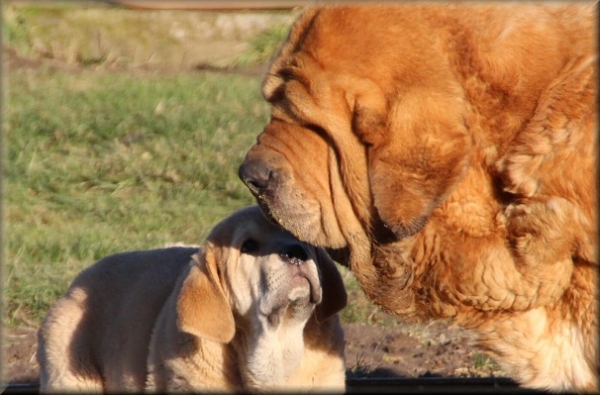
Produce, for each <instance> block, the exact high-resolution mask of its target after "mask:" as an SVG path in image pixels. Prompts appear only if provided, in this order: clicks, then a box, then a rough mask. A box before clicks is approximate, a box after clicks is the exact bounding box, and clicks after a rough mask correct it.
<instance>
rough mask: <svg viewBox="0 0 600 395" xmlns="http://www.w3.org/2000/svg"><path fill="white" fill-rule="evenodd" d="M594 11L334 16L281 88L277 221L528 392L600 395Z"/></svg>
mask: <svg viewBox="0 0 600 395" xmlns="http://www.w3.org/2000/svg"><path fill="white" fill-rule="evenodd" d="M596 12H597V7H596V3H595V2H572V3H570V4H569V3H563V4H561V3H549V4H544V3H538V4H519V3H518V2H507V3H504V4H502V3H489V4H487V3H485V2H484V3H481V4H477V3H469V4H467V3H462V4H461V3H457V4H452V5H450V4H419V3H413V4H404V5H401V4H392V5H389V4H388V5H373V4H370V5H329V6H327V5H326V6H315V7H311V8H309V9H307V10H306V11H305V12H304V13H303V14H302V15H301V16H300V17H299V18H298V20H297V21H296V23H295V24H294V26H293V27H292V30H291V32H290V35H289V37H288V39H287V41H286V42H285V43H284V44H283V46H282V48H281V50H280V52H279V53H278V55H277V57H276V58H275V59H274V61H273V63H272V65H271V67H270V69H269V71H268V74H267V76H266V78H265V80H264V84H263V94H264V96H265V98H266V99H267V100H268V101H269V102H270V103H271V104H272V119H271V121H270V123H269V124H268V125H267V126H266V127H265V129H264V131H263V132H262V133H261V134H260V135H259V137H258V142H257V144H256V145H255V146H254V147H252V148H251V149H250V150H249V152H248V154H247V156H246V159H245V160H244V163H243V164H242V166H241V167H240V177H241V178H242V180H243V181H244V182H245V183H246V185H248V187H249V189H250V190H251V191H252V193H253V194H254V195H255V196H256V198H257V201H258V202H259V204H260V205H261V208H263V209H264V211H265V212H266V213H267V214H268V215H269V216H270V217H272V218H273V219H274V220H276V221H277V222H279V223H280V224H281V225H282V226H283V227H285V228H286V229H288V230H289V231H291V232H292V233H293V234H294V235H296V236H297V237H298V238H299V239H301V240H303V241H306V242H310V243H312V244H315V245H318V246H321V247H326V248H328V249H329V250H330V251H331V253H332V255H333V256H334V258H336V259H337V260H338V261H339V262H341V263H344V264H347V265H348V266H349V267H350V269H351V270H352V271H353V273H354V274H355V276H356V278H357V279H358V281H359V283H360V284H361V286H362V288H363V290H364V291H365V293H366V294H367V295H368V296H369V297H370V298H371V300H373V301H374V302H375V303H377V304H379V305H381V306H382V307H383V308H384V309H386V310H387V311H388V312H390V313H392V314H396V315H398V316H401V317H404V318H414V319H422V320H426V319H437V318H448V317H450V318H452V319H453V320H454V322H456V323H458V324H460V325H462V326H464V327H466V328H470V329H472V330H474V331H475V332H476V333H477V334H479V339H480V340H479V344H480V346H481V347H482V348H484V349H485V350H487V351H488V352H489V353H491V354H492V355H493V356H494V357H495V359H496V360H497V362H499V363H500V364H501V365H502V366H503V367H504V368H505V369H506V370H507V371H508V372H509V373H510V374H511V375H512V376H513V377H514V378H515V379H516V380H518V381H519V382H521V383H522V384H523V385H525V386H529V387H539V388H548V389H551V390H598V389H599V388H598V379H597V375H598V366H599V364H598V353H597V349H596V348H597V343H598V342H597V335H598V333H597V332H598V319H597V312H598V310H597V292H596V288H597V285H598V282H597V272H598V256H597V247H598V245H597V237H598V233H597V222H596V220H597V214H596V209H597V200H596V199H597V196H596V183H597V173H596V165H597V162H596V149H597V130H596V128H597V120H596V110H597V108H596V105H597V98H596V80H597V48H596V46H597V43H596V36H597V31H596V23H597V21H596Z"/></svg>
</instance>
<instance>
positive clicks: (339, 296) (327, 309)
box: [316, 248, 348, 322]
mask: <svg viewBox="0 0 600 395" xmlns="http://www.w3.org/2000/svg"><path fill="white" fill-rule="evenodd" d="M316 251H317V260H318V266H319V272H320V273H321V287H322V289H323V299H322V300H321V303H319V304H318V305H317V308H316V314H317V320H318V321H319V322H321V321H323V320H326V319H327V318H329V317H331V316H332V315H334V314H335V313H337V312H338V311H340V310H342V309H343V308H344V307H346V304H347V303H348V294H347V293H346V287H345V286H344V280H342V276H341V275H340V272H339V270H338V269H337V267H335V263H334V262H333V260H332V259H331V258H330V257H329V255H327V253H326V252H325V251H323V250H322V249H320V248H316Z"/></svg>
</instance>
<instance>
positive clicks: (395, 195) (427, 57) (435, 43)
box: [239, 6, 471, 249]
mask: <svg viewBox="0 0 600 395" xmlns="http://www.w3.org/2000/svg"><path fill="white" fill-rule="evenodd" d="M413 7H415V6H413ZM416 15H420V14H419V10H417V9H416V8H415V9H414V10H413V12H412V13H410V15H405V8H403V7H396V8H386V7H383V8H379V7H369V6H367V7H341V8H336V7H331V8H328V7H324V8H316V9H313V10H309V11H308V12H306V13H305V14H304V15H303V16H301V17H300V19H299V20H298V21H297V22H296V24H295V25H294V26H293V28H292V31H291V33H290V36H289V37H288V40H287V41H286V43H285V44H284V45H283V47H282V49H281V50H280V52H279V54H278V56H277V58H276V59H275V61H274V63H273V64H272V66H271V69H270V70H269V73H268V75H267V77H266V79H265V81H264V85H263V94H264V96H265V98H266V99H267V100H268V101H269V102H270V103H271V104H272V105H273V107H272V119H271V122H270V123H269V124H268V125H267V126H266V128H265V129H264V131H263V132H262V134H261V135H260V136H259V138H258V142H257V144H256V145H255V146H253V147H252V148H251V149H250V151H249V152H248V154H247V156H246V159H245V160H244V162H243V164H242V165H241V166H240V170H239V175H240V178H241V179H242V181H243V182H244V183H245V184H246V185H247V186H248V188H249V189H250V191H251V192H252V193H253V194H254V196H255V197H256V198H257V201H258V203H259V205H260V206H261V207H262V208H263V210H265V212H267V213H268V215H269V216H270V217H271V218H272V219H274V220H275V221H277V222H278V223H280V224H281V225H282V226H283V227H285V228H286V229H288V230H290V231H291V232H292V233H293V234H294V235H296V236H297V237H298V238H300V239H301V240H304V241H307V242H310V243H313V244H315V245H319V246H323V247H328V248H333V249H339V248H344V247H348V246H349V245H351V244H352V243H363V242H365V241H366V242H368V241H369V240H379V241H380V242H385V241H386V240H390V238H395V239H401V238H406V237H409V236H411V235H413V234H414V233H415V232H417V231H419V230H420V229H421V228H422V227H423V226H424V224H425V223H426V221H427V219H428V217H429V215H430V214H431V212H432V210H433V209H434V208H435V207H436V206H437V205H438V204H439V203H440V202H441V201H442V200H443V199H444V198H445V197H446V196H447V195H448V193H449V191H450V190H451V188H452V186H453V185H455V184H456V182H457V181H458V180H459V179H460V178H461V177H462V175H463V173H464V171H465V169H466V165H467V161H468V159H469V152H470V144H471V141H470V140H469V138H468V136H467V133H466V129H465V120H464V98H463V95H462V90H461V87H460V84H458V83H457V82H456V79H455V78H454V76H453V74H452V72H451V71H450V68H449V66H448V64H449V63H450V62H452V59H448V57H447V56H446V55H444V54H445V53H446V52H447V51H445V47H444V46H445V45H446V44H445V41H444V40H443V39H440V38H436V37H435V36H432V31H435V23H433V22H432V21H431V20H428V19H427V17H426V16H423V17H420V18H419V17H417V18H416V20H415V16H416ZM365 32H368V34H365ZM440 37H443V34H440ZM390 40H393V41H394V44H393V46H391V45H390ZM392 47H393V50H391V48H392Z"/></svg>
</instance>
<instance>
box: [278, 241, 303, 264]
mask: <svg viewBox="0 0 600 395" xmlns="http://www.w3.org/2000/svg"><path fill="white" fill-rule="evenodd" d="M279 256H281V258H282V259H283V260H285V261H287V262H289V263H291V264H292V265H301V264H303V263H304V262H306V261H307V260H308V253H307V252H306V249H305V248H304V247H303V246H302V245H300V244H290V245H288V246H286V247H285V248H284V249H283V251H282V252H281V253H280V254H279Z"/></svg>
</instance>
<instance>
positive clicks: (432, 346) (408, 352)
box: [2, 323, 503, 385]
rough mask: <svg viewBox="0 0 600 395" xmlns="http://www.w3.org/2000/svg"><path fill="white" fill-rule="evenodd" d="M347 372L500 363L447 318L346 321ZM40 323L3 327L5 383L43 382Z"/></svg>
mask: <svg viewBox="0 0 600 395" xmlns="http://www.w3.org/2000/svg"><path fill="white" fill-rule="evenodd" d="M344 329H345V336H346V370H347V373H348V376H349V377H353V378H361V377H382V378H383V377H385V378H393V377H433V376H439V377H484V376H485V377H489V376H495V377H500V376H503V374H502V372H501V371H500V370H499V369H498V367H497V366H496V365H494V364H492V363H490V362H489V360H487V359H485V358H484V357H483V356H482V355H481V354H478V353H477V352H475V350H474V348H473V346H472V345H471V341H472V339H471V338H470V337H469V335H468V334H467V333H465V332H464V331H462V330H460V329H458V328H453V327H448V326H447V325H445V324H443V323H433V324H429V325H425V326H421V325H409V324H406V325H398V326H395V327H381V326H374V325H367V324H345V325H344ZM36 333H37V328H34V327H20V328H11V329H8V328H4V333H3V336H2V339H3V347H4V361H5V364H3V365H4V366H3V371H4V379H3V380H2V381H3V382H4V383H10V384H15V383H19V384H34V385H37V383H38V382H39V369H38V365H37V361H36V348H37V338H36Z"/></svg>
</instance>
